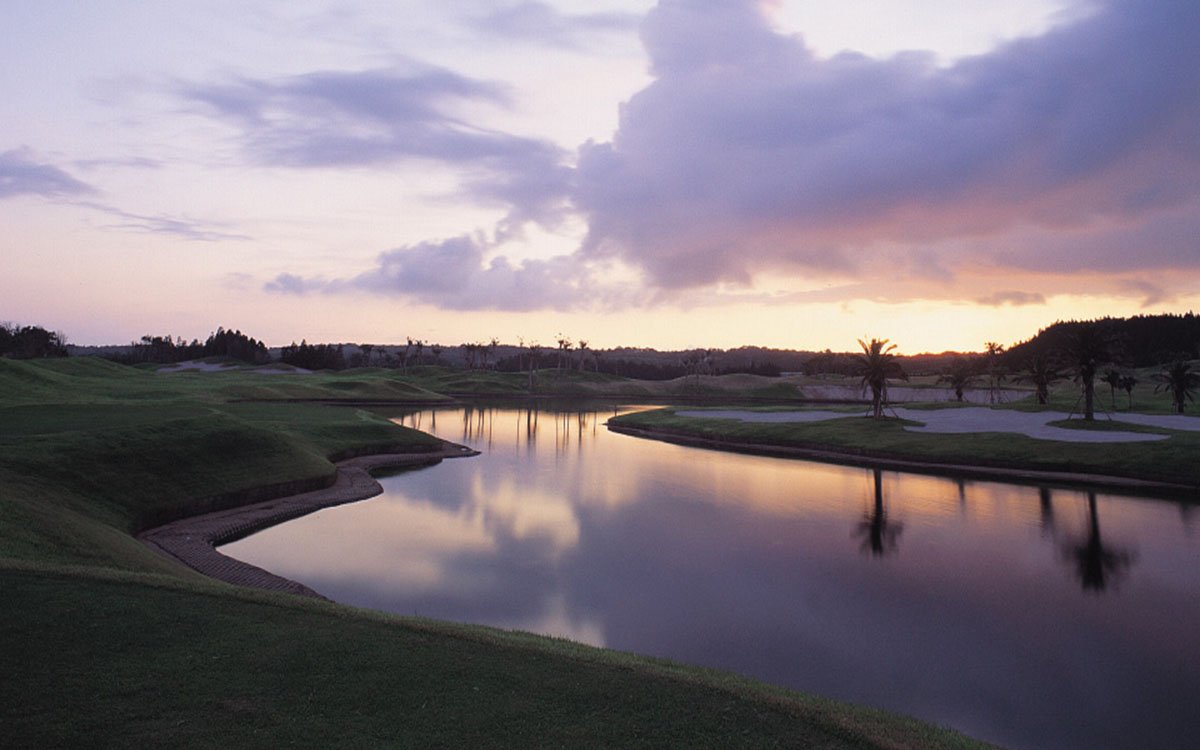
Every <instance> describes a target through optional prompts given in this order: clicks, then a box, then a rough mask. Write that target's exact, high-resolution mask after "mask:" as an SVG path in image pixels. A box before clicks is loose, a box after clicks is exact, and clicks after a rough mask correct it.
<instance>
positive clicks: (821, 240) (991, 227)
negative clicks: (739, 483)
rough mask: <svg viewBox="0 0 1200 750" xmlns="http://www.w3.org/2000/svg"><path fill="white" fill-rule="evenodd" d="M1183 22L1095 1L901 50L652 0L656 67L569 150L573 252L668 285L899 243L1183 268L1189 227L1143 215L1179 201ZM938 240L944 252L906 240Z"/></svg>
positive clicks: (935, 268)
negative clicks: (964, 48)
mask: <svg viewBox="0 0 1200 750" xmlns="http://www.w3.org/2000/svg"><path fill="white" fill-rule="evenodd" d="M1197 29H1200V3H1195V2H1191V1H1190V0H1188V1H1183V2H1181V1H1180V0H1165V1H1159V2H1140V1H1137V0H1128V1H1126V0H1118V1H1115V2H1108V3H1103V4H1101V3H1097V4H1095V8H1094V10H1093V12H1091V14H1090V15H1088V16H1086V17H1085V18H1083V19H1082V20H1078V21H1075V22H1073V23H1071V24H1070V25H1066V26H1061V27H1058V28H1055V29H1052V30H1051V31H1049V32H1047V33H1045V34H1043V35H1041V36H1038V37H1034V38H1028V39H1022V40H1017V41H1014V42H1011V43H1008V44H1006V45H1004V46H1001V47H999V48H998V49H996V50H995V51H993V52H991V53H988V54H985V55H980V56H976V57H971V58H967V59H964V60H961V61H959V62H957V63H956V64H954V65H952V66H950V67H939V66H938V65H937V64H936V62H935V60H934V58H933V57H932V56H931V55H925V54H921V53H909V54H901V55H897V56H894V57H891V58H888V59H883V60H879V59H871V58H867V57H864V56H861V55H856V54H842V55H838V56H835V57H833V58H830V59H820V58H817V57H815V56H814V55H813V54H812V53H811V52H810V51H809V50H808V49H807V48H806V47H805V45H804V43H803V41H802V39H800V38H798V37H791V36H785V35H782V34H780V33H778V32H777V31H775V30H774V29H773V28H772V27H771V25H770V24H769V22H768V20H767V19H766V18H765V17H764V15H763V13H762V11H761V9H760V6H759V4H758V3H756V2H751V1H750V0H663V1H662V2H660V3H659V5H658V6H657V7H656V8H655V9H654V10H653V11H652V12H651V13H650V15H649V16H648V17H647V19H646V21H645V25H644V27H643V30H642V36H643V40H644V43H645V46H646V49H647V51H648V53H649V55H650V58H651V65H652V72H653V73H654V75H655V76H656V80H655V81H654V82H653V83H652V84H650V85H649V86H648V87H647V88H645V89H643V90H642V91H641V92H639V93H638V94H637V95H635V96H634V97H633V98H632V99H631V100H630V101H629V102H627V103H626V104H625V105H624V106H623V109H622V113H621V122H620V127H619V130H618V132H617V134H616V136H615V138H614V139H613V141H612V142H611V143H603V144H596V143H589V144H587V145H586V146H584V147H583V148H582V149H581V152H580V162H579V168H578V174H577V185H576V188H575V192H574V202H575V205H577V206H578V207H579V209H580V210H581V211H583V212H584V214H585V216H586V218H587V220H588V224H589V234H588V237H587V240H586V243H585V247H584V252H585V253H586V254H587V255H588V256H589V257H592V258H598V257H619V258H621V259H623V260H625V261H627V262H630V263H632V264H634V265H636V266H639V267H641V268H643V269H645V270H646V271H647V272H648V274H649V275H650V277H651V278H652V280H653V281H654V282H655V283H657V284H659V285H661V286H664V287H672V288H684V287H689V286H700V285H705V284H710V283H713V282H719V281H726V282H741V281H747V280H749V279H750V278H752V276H753V275H754V274H755V273H758V272H764V271H768V272H769V271H776V270H789V269H790V270H793V271H804V270H806V269H807V270H810V271H817V272H830V271H833V272H841V273H845V272H869V271H870V268H871V264H872V262H873V261H877V260H879V259H881V258H885V257H889V256H890V257H892V258H894V257H896V256H897V255H904V254H906V253H910V252H928V253H929V258H928V260H929V262H928V263H927V264H923V265H924V266H925V267H927V268H929V269H931V272H934V273H937V274H942V275H947V274H950V275H953V274H955V273H957V272H959V271H960V269H961V268H964V267H966V266H971V265H978V264H980V263H984V264H995V263H1000V264H1002V265H1003V264H1005V263H1012V265H1014V266H1016V267H1021V268H1026V269H1028V270H1034V271H1037V270H1050V271H1062V270H1066V269H1069V268H1070V267H1071V266H1072V265H1075V266H1079V265H1081V264H1093V263H1097V262H1101V263H1104V264H1105V265H1108V264H1109V262H1110V260H1109V259H1110V258H1111V261H1112V263H1113V264H1115V263H1116V262H1117V261H1118V258H1120V259H1123V262H1124V263H1125V264H1127V266H1128V264H1133V265H1135V266H1136V265H1137V264H1139V263H1145V264H1147V265H1150V266H1155V267H1179V266H1186V267H1190V268H1195V267H1197V266H1200V250H1198V248H1197V246H1196V243H1195V240H1194V237H1195V236H1196V235H1195V234H1191V235H1187V234H1185V233H1182V232H1178V231H1171V230H1169V229H1160V228H1158V222H1159V221H1165V222H1167V223H1171V222H1174V223H1175V224H1178V225H1192V224H1195V223H1196V218H1195V217H1196V216H1197V210H1198V209H1197V205H1198V204H1200V126H1198V125H1197V123H1200V45H1196V44H1195V42H1194V34H1195V32H1196V30H1197ZM1029 228H1034V229H1036V230H1038V231H1041V232H1043V233H1045V234H1051V233H1055V232H1067V231H1071V232H1082V233H1086V234H1087V235H1088V236H1089V237H1090V238H1091V239H1097V238H1100V239H1101V240H1102V242H1101V245H1103V246H1105V247H1108V246H1111V245H1117V244H1121V243H1117V242H1115V241H1114V240H1113V239H1112V238H1110V237H1109V236H1108V233H1109V231H1110V230H1111V231H1112V232H1113V233H1115V234H1116V235H1121V234H1123V235H1124V236H1125V237H1127V238H1129V239H1132V238H1134V237H1137V238H1140V239H1144V240H1149V241H1151V242H1152V244H1150V245H1141V246H1137V247H1132V246H1129V245H1124V244H1122V245H1121V246H1120V247H1113V248H1112V249H1111V250H1106V251H1105V255H1104V257H1102V258H1100V259H1099V260H1097V259H1096V258H1094V257H1092V256H1091V255H1090V254H1089V253H1088V252H1087V251H1086V250H1085V249H1082V248H1075V249H1073V248H1072V247H1071V243H1070V242H1069V241H1060V242H1059V248H1060V250H1061V252H1059V253H1047V252H1039V250H1038V248H1036V247H1027V248H1012V247H1006V246H1005V245H1004V238H1005V236H1006V234H1008V233H1010V232H1018V231H1026V230H1028V229H1029ZM948 240H955V241H959V242H957V243H956V244H957V249H956V250H955V251H954V252H951V253H946V254H939V253H938V252H937V251H932V250H930V251H926V250H922V251H917V250H915V249H916V248H928V247H933V246H936V245H937V244H938V243H945V242H946V241H948ZM960 240H961V241H960ZM897 248H898V249H897ZM964 248H970V249H964ZM1006 253H1007V260H1005V256H1006ZM913 273H919V271H913Z"/></svg>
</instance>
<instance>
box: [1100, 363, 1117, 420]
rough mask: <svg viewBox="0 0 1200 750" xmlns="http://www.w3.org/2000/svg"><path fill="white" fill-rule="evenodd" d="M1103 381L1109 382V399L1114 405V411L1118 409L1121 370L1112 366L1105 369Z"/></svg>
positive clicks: (1101, 380)
mask: <svg viewBox="0 0 1200 750" xmlns="http://www.w3.org/2000/svg"><path fill="white" fill-rule="evenodd" d="M1100 382H1101V383H1107V384H1108V389H1109V396H1108V400H1109V403H1110V404H1111V405H1112V409H1113V411H1116V410H1117V387H1118V386H1120V385H1121V371H1120V370H1118V369H1116V368H1113V367H1110V368H1108V369H1107V370H1105V371H1104V376H1103V377H1101V378H1100Z"/></svg>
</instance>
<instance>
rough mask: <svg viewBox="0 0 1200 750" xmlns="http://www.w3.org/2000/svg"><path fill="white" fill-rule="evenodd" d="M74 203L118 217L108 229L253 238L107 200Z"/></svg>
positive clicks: (196, 238) (194, 237)
mask: <svg viewBox="0 0 1200 750" xmlns="http://www.w3.org/2000/svg"><path fill="white" fill-rule="evenodd" d="M74 205H77V206H81V207H83V208H90V209H92V210H93V211H99V212H100V213H103V214H106V215H108V216H111V217H114V218H116V219H117V220H118V223H116V224H109V225H108V228H110V229H120V230H124V231H132V232H146V233H149V234H166V235H173V236H175V237H182V238H183V239H185V240H193V241H196V242H220V241H223V240H249V239H251V238H250V237H248V236H246V235H244V234H238V233H235V232H227V231H224V230H223V229H217V228H215V227H210V226H206V225H205V224H204V223H202V222H198V221H194V220H192V219H187V218H181V217H177V216H166V215H163V214H158V215H152V214H137V213H131V212H129V211H123V210H121V209H119V208H115V207H113V206H110V205H107V204H105V203H96V202H93V201H75V202H74Z"/></svg>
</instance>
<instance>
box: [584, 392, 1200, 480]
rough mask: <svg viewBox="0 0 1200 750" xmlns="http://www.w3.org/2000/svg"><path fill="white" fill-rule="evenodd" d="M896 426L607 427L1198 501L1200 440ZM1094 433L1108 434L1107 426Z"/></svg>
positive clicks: (652, 419) (796, 454)
mask: <svg viewBox="0 0 1200 750" xmlns="http://www.w3.org/2000/svg"><path fill="white" fill-rule="evenodd" d="M916 424H917V423H916V422H912V421H907V420H900V419H883V420H873V419H868V418H864V417H856V416H852V415H847V418H845V419H835V420H821V421H813V422H743V421H737V420H732V419H727V418H724V419H723V418H719V417H715V418H703V417H697V416H679V415H676V414H675V410H674V409H669V408H668V409H657V410H652V411H641V412H634V413H631V414H625V415H621V416H619V417H614V418H612V419H610V420H608V428H609V429H610V430H613V431H614V432H620V433H623V434H627V435H632V436H636V437H642V438H650V439H656V440H664V441H667V442H673V443H678V444H681V445H690V446H694V447H701V448H709V449H714V450H725V451H734V452H740V453H754V454H760V455H770V456H779V457H789V458H801V459H809V460H814V461H824V462H829V463H839V464H847V465H853V466H873V467H878V468H886V469H892V470H896V471H911V472H917V473H926V474H938V475H943V476H953V477H963V478H972V479H996V480H1001V481H1008V482H1023V483H1037V484H1050V485H1061V486H1072V487H1094V488H1102V489H1113V490H1122V491H1128V492H1134V493H1137V494H1147V495H1156V496H1165V497H1176V498H1195V497H1197V494H1198V493H1200V466H1197V465H1196V462H1195V456H1197V455H1200V436H1198V435H1196V434H1194V433H1185V432H1178V431H1170V433H1171V435H1170V438H1169V439H1167V440H1162V441H1155V442H1152V443H1131V444H1122V445H1120V447H1119V449H1117V450H1114V446H1113V445H1112V444H1083V443H1061V442H1049V441H1044V440H1037V439H1034V438H1031V437H1026V436H1023V435H1014V434H1001V433H989V432H980V433H977V434H962V433H959V434H937V433H922V432H912V431H908V430H906V429H905V427H906V426H915V425H916ZM1100 429H1104V427H1103V426H1101V427H1100Z"/></svg>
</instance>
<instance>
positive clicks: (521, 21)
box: [471, 2, 641, 49]
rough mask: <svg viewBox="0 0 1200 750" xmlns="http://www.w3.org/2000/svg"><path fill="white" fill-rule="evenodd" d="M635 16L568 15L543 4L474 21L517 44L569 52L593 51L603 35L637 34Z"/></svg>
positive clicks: (513, 8)
mask: <svg viewBox="0 0 1200 750" xmlns="http://www.w3.org/2000/svg"><path fill="white" fill-rule="evenodd" d="M640 21H641V17H640V16H638V15H635V14H632V13H579V14H568V13H562V12H560V11H559V10H557V9H555V8H553V7H551V6H549V5H547V4H546V3H541V2H526V3H517V4H515V5H508V6H505V7H502V8H498V9H496V10H493V11H492V12H490V13H488V14H486V15H484V16H481V17H479V18H476V19H474V20H472V21H471V26H472V27H474V28H475V29H476V30H477V31H480V32H483V33H486V34H488V35H491V36H502V37H506V38H509V39H513V40H517V41H526V42H534V43H537V44H542V45H546V46H552V47H566V48H570V49H581V48H590V47H592V46H594V45H595V43H596V41H597V40H598V38H599V37H600V36H601V35H603V34H610V33H623V32H632V31H634V30H635V29H636V28H637V26H638V24H639V22H640Z"/></svg>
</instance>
